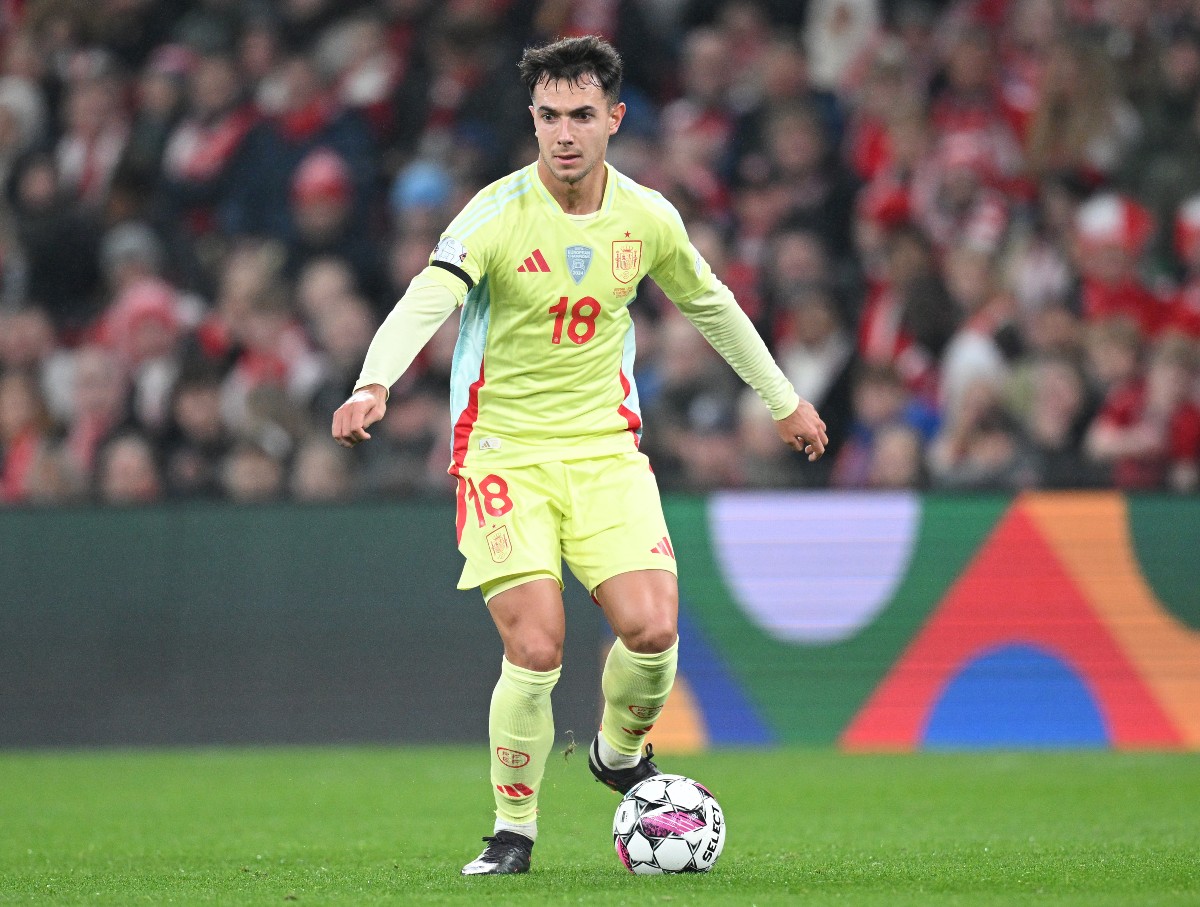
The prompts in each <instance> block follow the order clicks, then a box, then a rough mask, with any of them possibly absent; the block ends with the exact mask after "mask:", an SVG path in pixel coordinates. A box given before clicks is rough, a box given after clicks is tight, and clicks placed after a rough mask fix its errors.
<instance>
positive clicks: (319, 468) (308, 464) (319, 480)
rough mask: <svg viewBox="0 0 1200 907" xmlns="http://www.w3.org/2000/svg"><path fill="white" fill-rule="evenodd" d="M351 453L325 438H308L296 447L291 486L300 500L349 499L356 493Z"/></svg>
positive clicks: (293, 492) (293, 494)
mask: <svg viewBox="0 0 1200 907" xmlns="http://www.w3.org/2000/svg"><path fill="white" fill-rule="evenodd" d="M350 460H351V458H350V455H349V454H347V453H346V452H345V451H343V450H341V449H340V448H338V447H335V446H334V445H332V444H327V443H325V439H324V438H313V439H312V440H309V441H306V442H304V444H302V445H301V446H300V449H299V450H297V451H296V456H295V458H294V460H293V462H292V473H291V476H290V477H289V479H288V488H289V490H290V492H291V496H292V498H293V499H295V500H297V501H310V502H320V501H324V502H331V501H346V500H350V498H351V497H352V496H353V494H352V493H353V486H352V483H351V470H350Z"/></svg>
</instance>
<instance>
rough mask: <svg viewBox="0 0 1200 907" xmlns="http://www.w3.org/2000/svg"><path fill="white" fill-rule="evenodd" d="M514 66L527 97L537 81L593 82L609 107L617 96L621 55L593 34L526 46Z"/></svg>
mask: <svg viewBox="0 0 1200 907" xmlns="http://www.w3.org/2000/svg"><path fill="white" fill-rule="evenodd" d="M517 68H518V69H519V70H520V71H521V81H522V82H523V83H524V84H525V88H526V89H527V90H528V91H529V96H530V97H531V98H532V97H533V90H534V89H535V88H537V86H538V85H540V84H541V83H543V82H558V81H564V82H567V83H568V84H570V85H581V84H586V83H588V82H595V83H596V84H597V85H599V86H600V90H601V91H603V92H604V96H605V97H606V98H608V103H609V105H610V106H611V105H613V104H616V103H617V101H618V100H619V99H620V97H621V72H622V64H621V55H620V54H618V53H617V50H616V48H615V47H613V46H612V45H611V44H609V43H608V42H607V41H605V40H604V39H603V38H598V37H596V36H595V35H584V36H582V37H579V38H563V39H562V40H560V41H555V42H554V43H553V44H543V45H542V46H541V47H530V48H528V49H526V51H525V53H524V55H523V56H522V57H521V62H520V63H518V64H517Z"/></svg>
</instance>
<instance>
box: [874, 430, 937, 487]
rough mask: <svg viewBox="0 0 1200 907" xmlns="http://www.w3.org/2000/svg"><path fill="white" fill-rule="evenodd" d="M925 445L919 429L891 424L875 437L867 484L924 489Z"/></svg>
mask: <svg viewBox="0 0 1200 907" xmlns="http://www.w3.org/2000/svg"><path fill="white" fill-rule="evenodd" d="M923 454H924V445H923V444H922V443H921V435H920V433H919V432H918V431H916V429H913V428H910V427H909V426H907V425H888V426H886V427H884V428H883V429H882V430H881V431H880V432H879V434H878V435H877V436H876V438H875V443H874V445H873V447H872V449H871V463H870V467H869V469H868V472H867V483H866V484H867V487H868V488H875V489H880V490H885V491H896V490H903V489H917V488H924V487H925V485H926V478H925V468H924V460H923Z"/></svg>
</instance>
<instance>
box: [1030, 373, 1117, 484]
mask: <svg viewBox="0 0 1200 907" xmlns="http://www.w3.org/2000/svg"><path fill="white" fill-rule="evenodd" d="M1030 389H1031V392H1032V399H1031V400H1030V403H1029V407H1028V411H1027V412H1026V414H1025V418H1024V423H1023V425H1024V430H1025V435H1026V437H1027V438H1028V439H1029V444H1030V449H1031V454H1032V457H1033V462H1034V471H1035V473H1036V475H1037V485H1038V486H1039V487H1041V488H1077V487H1080V486H1087V485H1091V484H1097V485H1098V484H1102V482H1103V478H1104V475H1103V472H1102V471H1101V470H1099V469H1097V468H1096V467H1095V465H1094V464H1093V463H1092V462H1091V461H1090V460H1089V459H1087V457H1085V456H1084V453H1083V436H1084V433H1085V431H1086V429H1087V426H1088V423H1089V421H1090V419H1091V416H1092V413H1093V407H1092V406H1091V404H1090V401H1089V395H1088V393H1087V387H1086V384H1085V383H1084V379H1083V375H1082V374H1081V373H1080V371H1079V367H1078V366H1077V365H1076V364H1075V363H1074V362H1072V361H1071V360H1070V359H1069V358H1067V357H1065V356H1044V357H1042V358H1040V359H1039V360H1038V361H1037V362H1036V363H1035V364H1034V365H1033V368H1032V374H1031V376H1030Z"/></svg>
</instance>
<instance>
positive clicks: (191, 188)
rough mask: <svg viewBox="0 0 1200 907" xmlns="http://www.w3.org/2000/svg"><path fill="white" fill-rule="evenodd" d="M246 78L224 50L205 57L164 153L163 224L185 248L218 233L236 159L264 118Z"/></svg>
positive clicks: (191, 77) (191, 76) (189, 84)
mask: <svg viewBox="0 0 1200 907" xmlns="http://www.w3.org/2000/svg"><path fill="white" fill-rule="evenodd" d="M241 79H242V73H241V72H240V71H239V69H238V65H237V62H236V61H235V60H234V59H233V57H232V56H229V55H228V54H227V53H225V52H221V51H213V52H210V53H207V54H204V55H203V56H201V57H199V58H198V59H197V60H196V62H195V65H194V66H192V68H191V70H190V71H189V73H188V82H187V100H186V107H185V111H184V116H183V118H182V119H181V120H180V121H179V123H178V124H177V125H176V126H175V127H174V129H173V130H172V131H171V134H170V135H169V137H168V138H167V143H166V147H165V148H164V150H163V155H162V174H161V179H162V182H161V184H160V192H159V200H160V202H159V208H160V210H161V212H162V217H163V220H164V221H165V222H167V223H169V224H171V226H172V228H173V229H174V230H175V231H176V232H177V234H178V236H179V245H180V246H182V247H184V248H185V249H186V248H187V247H188V246H189V244H190V243H193V242H195V241H197V240H199V239H201V238H202V237H208V236H210V235H211V234H212V233H213V231H214V230H215V229H216V226H217V219H216V212H217V210H218V209H219V207H220V205H221V203H222V202H223V200H224V197H225V195H226V193H227V192H228V191H229V182H228V181H229V175H230V172H231V170H232V167H233V163H234V160H235V159H236V157H237V154H238V152H239V150H240V149H241V146H242V142H243V141H244V140H245V138H246V135H247V133H249V131H250V129H251V128H252V127H253V126H254V124H255V122H256V121H257V119H258V113H257V111H256V110H255V109H254V107H253V105H252V104H250V103H249V100H248V98H247V96H246V93H245V90H244V88H243V86H242V84H241ZM194 254H199V252H196V253H194Z"/></svg>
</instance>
